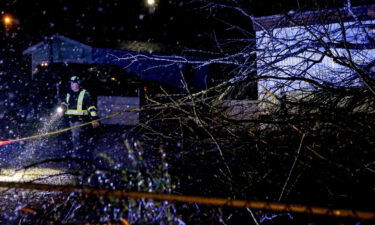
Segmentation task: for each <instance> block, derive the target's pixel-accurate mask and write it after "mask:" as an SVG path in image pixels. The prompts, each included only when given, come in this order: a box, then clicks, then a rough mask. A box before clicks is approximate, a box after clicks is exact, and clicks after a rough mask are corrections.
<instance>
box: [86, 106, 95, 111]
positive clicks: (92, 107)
mask: <svg viewBox="0 0 375 225" xmlns="http://www.w3.org/2000/svg"><path fill="white" fill-rule="evenodd" d="M92 109H93V110H95V111H96V107H95V106H91V107H89V108H88V109H87V110H88V111H90V110H92Z"/></svg>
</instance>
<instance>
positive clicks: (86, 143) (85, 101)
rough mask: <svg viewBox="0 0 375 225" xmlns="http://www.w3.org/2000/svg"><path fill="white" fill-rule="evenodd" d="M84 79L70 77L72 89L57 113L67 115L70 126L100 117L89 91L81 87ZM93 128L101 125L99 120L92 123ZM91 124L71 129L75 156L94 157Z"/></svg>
mask: <svg viewBox="0 0 375 225" xmlns="http://www.w3.org/2000/svg"><path fill="white" fill-rule="evenodd" d="M81 84H82V81H81V79H80V78H79V77H78V76H72V77H71V78H70V90H69V92H68V93H67V94H66V98H65V101H63V102H62V103H61V104H60V106H59V107H58V109H57V115H58V116H60V117H62V116H65V117H67V119H68V121H69V125H70V127H72V126H78V125H80V124H83V123H87V122H89V121H93V120H96V119H98V116H97V112H96V107H95V104H94V101H93V99H92V97H91V95H90V93H89V92H88V91H86V90H85V89H83V88H82V87H81ZM91 125H92V127H93V128H97V127H98V126H99V122H97V121H93V122H92V123H91ZM89 128H90V126H83V127H79V128H75V129H72V130H71V134H72V137H71V140H72V144H73V151H72V152H71V153H73V156H76V157H80V158H85V159H92V152H91V150H90V146H91V143H92V141H93V140H92V139H93V138H90V137H89V132H88V131H89Z"/></svg>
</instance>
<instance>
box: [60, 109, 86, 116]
mask: <svg viewBox="0 0 375 225" xmlns="http://www.w3.org/2000/svg"><path fill="white" fill-rule="evenodd" d="M65 114H66V115H77V116H83V115H88V114H89V112H87V110H71V109H68V110H67V111H66V112H65Z"/></svg>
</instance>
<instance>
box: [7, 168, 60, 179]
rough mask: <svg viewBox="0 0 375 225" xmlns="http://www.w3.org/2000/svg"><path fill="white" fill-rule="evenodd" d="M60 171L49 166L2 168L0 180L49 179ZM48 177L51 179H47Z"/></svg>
mask: <svg viewBox="0 0 375 225" xmlns="http://www.w3.org/2000/svg"><path fill="white" fill-rule="evenodd" d="M62 173H63V172H62V171H60V170H56V169H50V168H34V169H27V170H15V169H2V170H1V173H0V182H26V181H32V180H35V179H45V181H51V180H52V177H53V176H58V175H59V174H62ZM50 177H51V179H48V178H50ZM55 180H56V179H55Z"/></svg>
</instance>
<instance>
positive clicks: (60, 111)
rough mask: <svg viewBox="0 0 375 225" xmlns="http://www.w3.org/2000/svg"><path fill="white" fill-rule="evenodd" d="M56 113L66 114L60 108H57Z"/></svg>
mask: <svg viewBox="0 0 375 225" xmlns="http://www.w3.org/2000/svg"><path fill="white" fill-rule="evenodd" d="M56 112H58V113H62V112H64V109H63V108H62V107H60V106H59V107H57V109H56Z"/></svg>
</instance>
